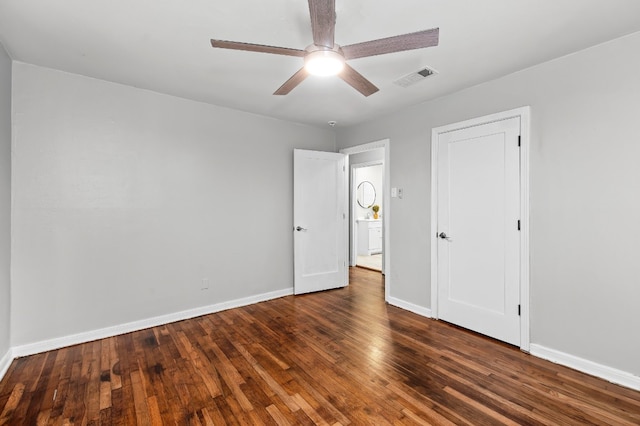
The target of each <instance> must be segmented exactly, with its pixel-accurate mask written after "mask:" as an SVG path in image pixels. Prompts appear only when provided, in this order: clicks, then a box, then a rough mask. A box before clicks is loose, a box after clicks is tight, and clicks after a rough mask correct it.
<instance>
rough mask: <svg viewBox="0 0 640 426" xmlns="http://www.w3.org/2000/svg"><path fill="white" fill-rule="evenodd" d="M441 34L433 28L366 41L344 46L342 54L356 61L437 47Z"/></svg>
mask: <svg viewBox="0 0 640 426" xmlns="http://www.w3.org/2000/svg"><path fill="white" fill-rule="evenodd" d="M439 32H440V30H439V29H438V28H432V29H430V30H425V31H418V32H415V33H410V34H403V35H399V36H394V37H387V38H381V39H379V40H372V41H365V42H364V43H357V44H351V45H349V46H342V52H343V53H344V57H345V58H346V59H355V58H365V57H367V56H375V55H383V54H385V53H393V52H402V51H403V50H412V49H421V48H423V47H431V46H437V45H438V37H439Z"/></svg>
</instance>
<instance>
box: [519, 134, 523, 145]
mask: <svg viewBox="0 0 640 426" xmlns="http://www.w3.org/2000/svg"><path fill="white" fill-rule="evenodd" d="M521 138H522V137H521V136H520V135H518V146H520V144H521V143H522V139H521Z"/></svg>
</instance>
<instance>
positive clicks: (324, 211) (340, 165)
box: [293, 149, 349, 294]
mask: <svg viewBox="0 0 640 426" xmlns="http://www.w3.org/2000/svg"><path fill="white" fill-rule="evenodd" d="M293 156H294V159H293V164H294V166H293V169H294V173H293V174H294V179H293V193H294V201H293V234H294V293H295V294H302V293H309V292H313V291H321V290H328V289H331V288H337V287H344V286H346V285H348V284H349V273H348V268H347V259H348V241H349V236H348V235H349V234H348V232H349V228H348V226H349V225H348V220H347V219H348V193H347V180H346V179H347V174H346V162H347V156H346V155H344V154H338V153H333V152H320V151H307V150H301V149H296V150H294V154H293Z"/></svg>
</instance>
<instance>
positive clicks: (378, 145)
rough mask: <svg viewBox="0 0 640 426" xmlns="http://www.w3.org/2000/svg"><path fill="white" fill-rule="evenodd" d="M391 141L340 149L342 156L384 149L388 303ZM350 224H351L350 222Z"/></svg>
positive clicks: (386, 290)
mask: <svg viewBox="0 0 640 426" xmlns="http://www.w3.org/2000/svg"><path fill="white" fill-rule="evenodd" d="M390 146H391V141H390V140H389V139H383V140H380V141H376V142H370V143H365V144H362V145H357V146H352V147H350V148H344V149H341V150H340V152H341V153H342V154H347V155H352V154H358V153H360V152H366V151H371V150H374V149H379V148H384V172H383V177H382V180H383V184H382V199H383V200H385V206H386V207H385V208H384V213H383V214H382V228H383V232H384V234H383V239H384V273H385V275H384V300H385V301H386V302H389V297H390V296H389V295H390V294H391V292H390V289H391V241H390V239H389V235H390V234H391V226H390V224H391V163H390V162H389V148H390ZM347 185H348V186H347V190H349V185H350V184H349V183H347ZM350 223H351V222H350Z"/></svg>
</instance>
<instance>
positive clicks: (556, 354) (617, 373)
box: [531, 343, 640, 391]
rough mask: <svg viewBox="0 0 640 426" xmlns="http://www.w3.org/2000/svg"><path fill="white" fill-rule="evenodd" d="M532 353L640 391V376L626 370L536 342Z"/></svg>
mask: <svg viewBox="0 0 640 426" xmlns="http://www.w3.org/2000/svg"><path fill="white" fill-rule="evenodd" d="M531 355H535V356H537V357H539V358H543V359H546V360H547V361H551V362H555V363H556V364H561V365H564V366H566V367H570V368H573V369H574V370H578V371H582V372H583V373H587V374H591V375H592V376H596V377H600V378H601V379H604V380H607V381H609V382H611V383H615V384H618V385H622V386H626V387H628V388H631V389H634V390H639V391H640V377H638V376H635V375H633V374H631V373H628V372H626V371H622V370H618V369H616V368H612V367H607V366H606V365H602V364H598V363H596V362H593V361H589V360H587V359H584V358H579V357H577V356H574V355H570V354H567V353H564V352H560V351H557V350H555V349H550V348H547V347H544V346H541V345H537V344H535V343H532V344H531Z"/></svg>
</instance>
